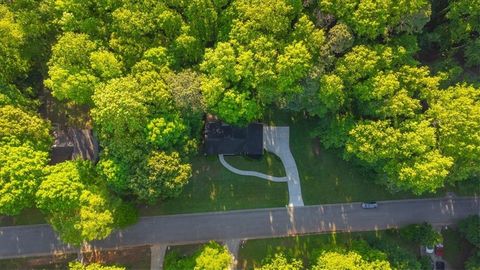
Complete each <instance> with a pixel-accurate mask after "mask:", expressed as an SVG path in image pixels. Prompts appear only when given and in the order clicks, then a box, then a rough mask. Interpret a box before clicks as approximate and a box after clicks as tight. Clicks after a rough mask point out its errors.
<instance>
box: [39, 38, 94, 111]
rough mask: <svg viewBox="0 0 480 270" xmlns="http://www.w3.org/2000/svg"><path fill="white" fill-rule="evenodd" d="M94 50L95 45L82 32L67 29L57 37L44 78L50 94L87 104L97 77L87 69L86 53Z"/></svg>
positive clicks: (61, 98) (88, 65)
mask: <svg viewBox="0 0 480 270" xmlns="http://www.w3.org/2000/svg"><path fill="white" fill-rule="evenodd" d="M96 49H97V44H95V42H93V41H92V40H90V37H89V36H88V35H86V34H77V33H71V32H67V33H65V34H63V36H61V37H60V38H59V39H58V42H57V43H56V44H55V45H54V46H53V48H52V57H51V58H50V61H49V62H48V67H49V70H48V75H49V79H47V80H45V85H46V86H47V87H49V88H50V89H51V90H52V95H53V96H54V97H56V98H58V99H60V100H64V99H67V100H71V101H73V102H75V103H77V104H90V103H91V96H92V94H93V91H94V89H95V86H96V85H97V83H99V78H98V77H96V76H95V75H94V74H93V72H92V71H91V70H90V63H89V58H88V56H89V55H90V54H91V53H93V52H95V50H96ZM85 56H87V57H85Z"/></svg>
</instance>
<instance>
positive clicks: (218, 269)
mask: <svg viewBox="0 0 480 270" xmlns="http://www.w3.org/2000/svg"><path fill="white" fill-rule="evenodd" d="M232 263H233V256H232V254H230V252H228V250H227V248H226V247H225V246H221V245H219V244H218V243H216V242H214V241H211V242H209V243H208V244H205V245H204V246H203V247H202V248H201V249H200V250H198V251H197V252H195V253H194V254H193V255H191V256H186V257H185V256H181V255H180V254H178V253H175V252H172V253H169V254H167V256H166V258H165V269H167V270H183V269H194V270H227V269H231V266H232Z"/></svg>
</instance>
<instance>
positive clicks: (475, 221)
mask: <svg viewBox="0 0 480 270" xmlns="http://www.w3.org/2000/svg"><path fill="white" fill-rule="evenodd" d="M458 227H459V229H460V232H461V233H462V234H463V235H464V236H465V238H466V239H467V240H468V241H469V242H470V243H472V245H475V246H476V247H477V248H480V216H478V215H472V216H469V217H467V218H466V219H463V220H461V221H460V222H459V223H458Z"/></svg>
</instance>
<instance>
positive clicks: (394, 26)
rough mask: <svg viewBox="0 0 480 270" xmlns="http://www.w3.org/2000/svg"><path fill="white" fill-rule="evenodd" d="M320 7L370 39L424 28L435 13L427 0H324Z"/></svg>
mask: <svg viewBox="0 0 480 270" xmlns="http://www.w3.org/2000/svg"><path fill="white" fill-rule="evenodd" d="M320 8H321V10H322V11H323V12H326V13H330V14H333V15H334V16H335V17H336V18H337V19H338V20H339V21H343V22H345V23H346V24H348V25H349V26H350V27H351V28H352V29H353V30H354V31H355V33H357V34H358V35H359V36H362V37H366V38H370V39H375V38H376V37H378V36H383V37H387V36H388V35H389V34H390V33H392V32H396V33H398V32H408V33H411V32H420V31H421V30H422V28H423V26H424V25H425V24H426V23H427V22H428V21H429V17H430V13H431V11H430V3H429V1H426V0H409V1H403V2H398V1H390V0H388V1H374V0H348V1H338V0H321V1H320Z"/></svg>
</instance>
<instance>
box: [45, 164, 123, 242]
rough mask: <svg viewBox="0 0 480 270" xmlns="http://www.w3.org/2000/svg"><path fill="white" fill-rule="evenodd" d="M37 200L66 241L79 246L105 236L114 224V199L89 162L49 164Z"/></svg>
mask: <svg viewBox="0 0 480 270" xmlns="http://www.w3.org/2000/svg"><path fill="white" fill-rule="evenodd" d="M36 202H37V207H38V208H39V209H41V210H42V211H43V212H44V213H45V214H47V217H48V220H49V222H50V224H51V225H52V227H53V228H54V229H55V230H56V231H57V232H58V233H59V235H60V237H61V238H62V240H63V241H65V242H67V243H71V244H74V245H80V244H81V243H83V242H85V241H91V240H95V239H103V238H105V237H107V236H108V235H109V234H110V233H111V231H112V230H113V228H114V226H115V217H114V212H115V211H114V209H115V202H114V201H112V200H111V198H110V195H109V194H108V191H107V190H106V189H105V187H104V185H100V182H99V179H98V176H97V175H96V173H95V170H94V167H93V165H92V164H91V163H90V161H81V160H77V161H66V162H63V163H59V164H56V165H54V166H51V167H49V168H48V170H47V176H46V178H45V180H44V181H43V182H42V183H41V184H40V186H39V188H38V190H37V192H36Z"/></svg>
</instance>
